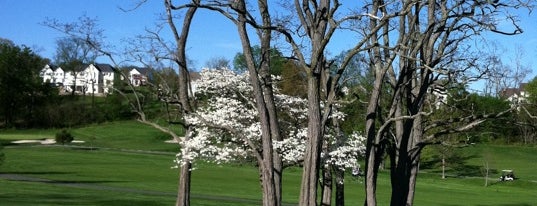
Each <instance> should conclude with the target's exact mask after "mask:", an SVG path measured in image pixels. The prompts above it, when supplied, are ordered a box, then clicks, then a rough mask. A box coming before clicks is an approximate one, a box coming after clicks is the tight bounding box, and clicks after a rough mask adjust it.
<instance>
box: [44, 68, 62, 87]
mask: <svg viewBox="0 0 537 206" xmlns="http://www.w3.org/2000/svg"><path fill="white" fill-rule="evenodd" d="M64 74H65V73H64V71H63V69H62V68H60V67H58V66H54V65H48V64H47V65H45V68H43V69H42V70H41V72H40V74H39V76H41V77H42V78H43V82H48V83H49V84H52V85H55V86H61V85H63V79H64Z"/></svg>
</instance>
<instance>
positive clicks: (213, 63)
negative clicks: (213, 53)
mask: <svg viewBox="0 0 537 206" xmlns="http://www.w3.org/2000/svg"><path fill="white" fill-rule="evenodd" d="M229 63H230V61H229V60H228V59H226V58H224V57H214V58H211V59H209V60H207V62H206V63H205V67H207V68H211V69H221V68H230V67H229V66H230V64H229Z"/></svg>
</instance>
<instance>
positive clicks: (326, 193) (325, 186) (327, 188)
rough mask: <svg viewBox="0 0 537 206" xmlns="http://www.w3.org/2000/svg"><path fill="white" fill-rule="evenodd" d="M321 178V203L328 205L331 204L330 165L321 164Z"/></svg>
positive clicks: (323, 205) (324, 205)
mask: <svg viewBox="0 0 537 206" xmlns="http://www.w3.org/2000/svg"><path fill="white" fill-rule="evenodd" d="M322 174H323V179H322V197H321V205H322V206H330V205H332V185H333V183H332V180H333V177H332V165H330V164H324V165H323V172H322Z"/></svg>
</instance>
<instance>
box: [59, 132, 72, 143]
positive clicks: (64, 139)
mask: <svg viewBox="0 0 537 206" xmlns="http://www.w3.org/2000/svg"><path fill="white" fill-rule="evenodd" d="M73 139H74V138H73V135H71V133H69V132H68V131H67V130H65V129H64V130H62V131H61V132H59V133H56V143H61V144H65V143H69V142H72V141H73Z"/></svg>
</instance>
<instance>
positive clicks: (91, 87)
mask: <svg viewBox="0 0 537 206" xmlns="http://www.w3.org/2000/svg"><path fill="white" fill-rule="evenodd" d="M40 76H41V78H43V82H48V83H50V84H54V85H56V86H58V87H60V92H61V93H70V92H73V91H74V92H75V93H78V94H86V93H92V94H99V95H102V94H109V93H111V92H112V90H111V88H112V86H113V85H114V68H113V67H112V66H111V65H109V64H84V65H80V66H78V67H76V68H74V69H73V70H72V71H65V70H64V69H62V68H61V67H56V66H52V65H45V67H44V68H43V69H42V70H41V72H40Z"/></svg>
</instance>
